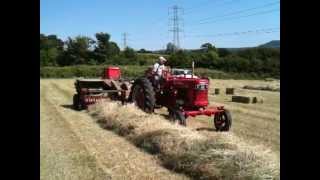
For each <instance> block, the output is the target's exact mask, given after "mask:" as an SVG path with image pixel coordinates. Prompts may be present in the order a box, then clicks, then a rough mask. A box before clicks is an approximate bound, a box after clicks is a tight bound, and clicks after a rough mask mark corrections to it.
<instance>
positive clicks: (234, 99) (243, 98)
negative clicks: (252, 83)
mask: <svg viewBox="0 0 320 180" xmlns="http://www.w3.org/2000/svg"><path fill="white" fill-rule="evenodd" d="M231 101H232V102H239V103H246V104H249V103H252V104H255V103H263V99H262V98H260V97H251V96H232V100H231Z"/></svg>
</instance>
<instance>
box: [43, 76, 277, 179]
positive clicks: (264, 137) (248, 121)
mask: <svg viewBox="0 0 320 180" xmlns="http://www.w3.org/2000/svg"><path fill="white" fill-rule="evenodd" d="M73 82H74V80H73V79H63V80H59V79H46V80H40V91H41V94H40V95H41V98H40V105H41V113H40V119H41V129H40V158H41V166H40V170H41V179H128V178H129V177H130V179H189V176H186V175H184V174H181V173H176V172H174V171H170V170H168V169H166V168H164V166H163V165H162V163H161V162H159V158H157V156H155V155H151V154H149V153H146V152H145V151H144V150H142V149H140V148H138V147H136V146H135V145H134V144H133V143H131V142H130V141H128V139H126V138H123V137H121V136H118V135H117V134H116V133H114V132H112V131H108V130H105V129H102V128H101V127H100V126H99V125H98V124H97V123H96V122H95V120H94V118H93V117H92V116H90V115H89V114H88V113H87V112H86V111H81V112H78V111H74V110H72V108H71V103H72V95H73V93H74V87H73ZM244 85H274V86H279V85H280V82H266V81H251V80H250V81H246V80H212V81H211V85H210V87H211V89H210V103H211V104H218V105H225V107H226V108H227V109H229V110H230V111H231V113H232V116H233V126H232V129H231V132H230V133H229V134H232V135H234V136H235V137H239V138H240V139H241V140H242V141H243V142H245V143H247V144H249V145H252V146H255V145H259V146H263V147H265V148H267V149H268V148H270V149H271V150H272V152H273V153H274V154H275V155H276V156H278V157H280V153H279V150H280V93H279V92H269V91H258V90H244V89H241V87H243V86H244ZM225 87H234V88H236V90H235V92H236V94H252V95H257V96H260V97H263V99H264V103H263V104H239V103H234V102H231V101H230V100H231V97H230V96H227V95H224V88H225ZM213 88H221V90H220V91H221V95H213V94H212V92H213ZM157 113H158V114H164V113H166V111H165V110H164V109H161V110H158V111H157ZM200 127H205V128H206V131H195V129H197V128H200ZM208 127H209V128H208ZM210 127H212V122H211V121H209V119H208V117H197V118H191V119H190V121H188V129H190V130H191V131H192V132H195V133H199V134H201V135H205V136H210V135H213V136H214V135H216V132H214V131H211V129H210ZM205 128H204V129H205ZM277 161H278V160H277Z"/></svg>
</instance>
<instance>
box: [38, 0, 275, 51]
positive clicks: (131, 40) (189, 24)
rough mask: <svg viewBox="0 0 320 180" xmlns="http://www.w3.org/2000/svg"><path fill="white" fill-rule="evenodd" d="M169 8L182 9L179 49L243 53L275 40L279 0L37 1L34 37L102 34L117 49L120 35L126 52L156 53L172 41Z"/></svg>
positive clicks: (64, 37)
mask: <svg viewBox="0 0 320 180" xmlns="http://www.w3.org/2000/svg"><path fill="white" fill-rule="evenodd" d="M173 5H178V6H179V7H181V8H183V9H184V13H183V12H182V11H180V13H181V14H179V17H181V19H183V20H181V21H180V24H181V28H182V29H183V31H184V32H181V33H180V35H181V36H180V45H181V47H182V48H186V49H189V48H199V47H200V45H201V44H203V43H205V42H210V43H212V44H214V45H215V46H216V47H248V46H256V45H259V44H262V43H265V42H268V41H270V40H279V39H280V31H279V28H280V10H279V9H280V3H279V0H278V1H277V0H259V1H257V0H117V1H115V0H40V32H41V33H44V34H47V35H48V34H56V35H58V37H59V38H62V39H63V40H65V39H66V38H67V37H75V36H77V35H85V36H89V37H92V38H94V34H95V33H96V32H107V33H109V34H110V35H111V40H112V41H115V42H116V43H118V45H119V46H120V47H122V45H123V41H122V33H124V32H126V33H128V41H127V44H128V45H129V46H130V47H132V48H134V49H140V48H145V49H150V50H155V49H160V48H163V47H165V45H166V44H167V43H168V42H171V41H172V36H173V35H172V32H169V31H168V30H169V26H170V25H169V24H170V22H171V21H169V17H170V16H172V14H169V15H168V8H169V7H172V6H173ZM171 24H172V22H171ZM266 29H268V30H266ZM256 30H259V31H258V32H257V31H256ZM248 31H250V32H248ZM245 32H247V33H245ZM232 33H240V34H232Z"/></svg>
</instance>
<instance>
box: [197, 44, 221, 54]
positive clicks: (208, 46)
mask: <svg viewBox="0 0 320 180" xmlns="http://www.w3.org/2000/svg"><path fill="white" fill-rule="evenodd" d="M200 48H201V49H202V50H203V51H204V52H209V51H217V49H216V47H214V46H213V45H212V44H211V43H204V44H202V45H201V47H200Z"/></svg>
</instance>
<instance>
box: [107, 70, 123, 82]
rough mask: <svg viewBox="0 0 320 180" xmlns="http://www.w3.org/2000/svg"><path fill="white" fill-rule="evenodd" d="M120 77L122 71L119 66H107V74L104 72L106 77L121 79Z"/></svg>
mask: <svg viewBox="0 0 320 180" xmlns="http://www.w3.org/2000/svg"><path fill="white" fill-rule="evenodd" d="M120 77H121V71H120V68H119V67H107V68H106V69H105V74H104V78H105V79H113V80H119V79H120Z"/></svg>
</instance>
